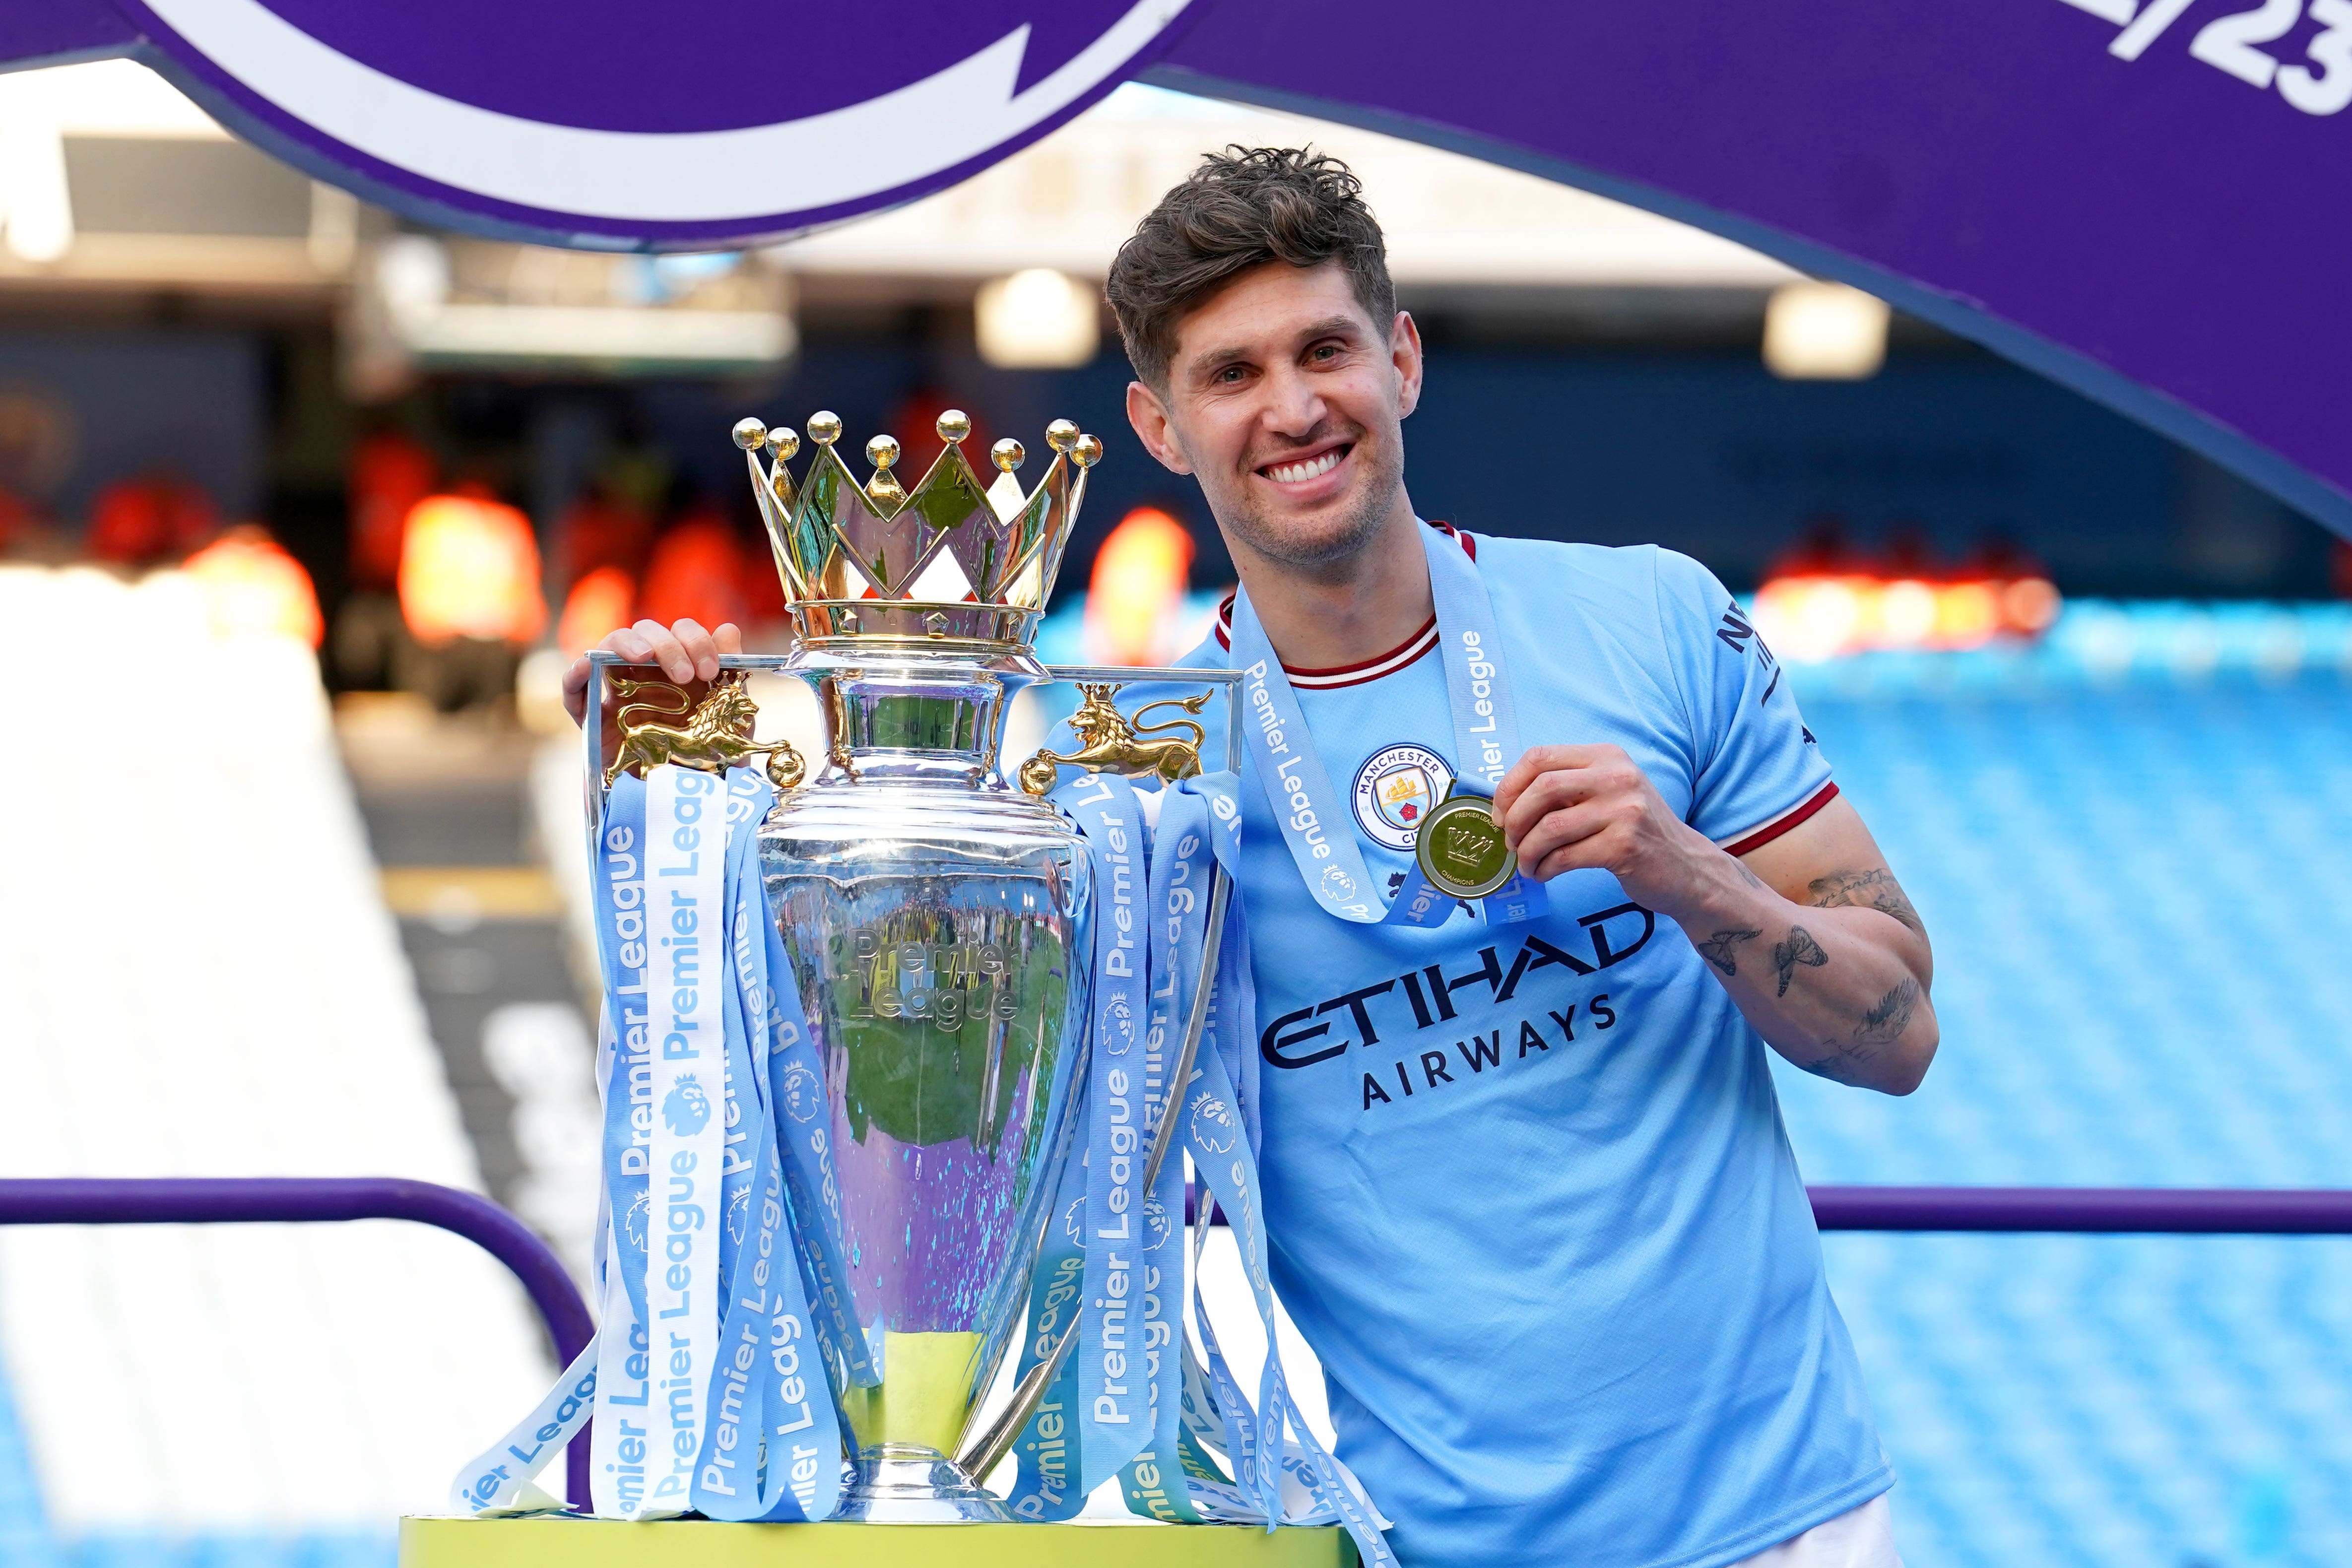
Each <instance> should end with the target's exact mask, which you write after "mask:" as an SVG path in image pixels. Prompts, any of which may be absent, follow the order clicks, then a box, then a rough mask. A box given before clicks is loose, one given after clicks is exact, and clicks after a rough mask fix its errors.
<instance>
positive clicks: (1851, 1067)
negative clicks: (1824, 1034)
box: [1797, 1040, 1878, 1083]
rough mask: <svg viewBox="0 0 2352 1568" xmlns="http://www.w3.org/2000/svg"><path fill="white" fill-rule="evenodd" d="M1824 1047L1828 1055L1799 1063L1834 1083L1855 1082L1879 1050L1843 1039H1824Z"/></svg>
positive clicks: (1810, 1071)
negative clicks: (1849, 1043) (1850, 1043)
mask: <svg viewBox="0 0 2352 1568" xmlns="http://www.w3.org/2000/svg"><path fill="white" fill-rule="evenodd" d="M1822 1049H1823V1050H1825V1051H1827V1052H1828V1053H1829V1054H1828V1055H1827V1056H1824V1057H1822V1058H1819V1059H1817V1060H1814V1061H1810V1062H1799V1063H1798V1064H1797V1065H1798V1066H1799V1067H1801V1068H1803V1069H1804V1070H1805V1071H1807V1072H1809V1073H1811V1074H1812V1075H1813V1076H1814V1077H1815V1078H1825V1079H1829V1080H1830V1081H1831V1082H1832V1083H1853V1082H1854V1081H1855V1080H1856V1079H1859V1078H1860V1077H1861V1076H1862V1069H1863V1068H1864V1065H1866V1064H1867V1063H1868V1062H1869V1061H1870V1059H1871V1058H1873V1057H1875V1056H1876V1055H1878V1052H1877V1051H1876V1050H1874V1049H1873V1048H1872V1047H1868V1046H1852V1045H1847V1044H1846V1043H1845V1042H1843V1041H1842V1040H1823V1041H1822Z"/></svg>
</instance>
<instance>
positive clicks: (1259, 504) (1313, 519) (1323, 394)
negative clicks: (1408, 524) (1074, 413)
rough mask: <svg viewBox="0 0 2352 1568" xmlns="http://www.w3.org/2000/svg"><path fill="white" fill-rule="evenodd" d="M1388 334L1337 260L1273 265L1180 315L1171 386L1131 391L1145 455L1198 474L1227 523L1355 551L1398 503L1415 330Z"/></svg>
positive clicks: (1257, 541) (1236, 532)
mask: <svg viewBox="0 0 2352 1568" xmlns="http://www.w3.org/2000/svg"><path fill="white" fill-rule="evenodd" d="M1387 325H1388V330H1387V331H1382V330H1381V323H1376V322H1374V321H1372V319H1371V317H1370V315H1369V314H1367V313H1366V311H1365V310H1364V307H1363V306H1362V305H1361V304H1360V303H1359V302H1358V301H1357V299H1356V295H1355V290H1354V289H1352V288H1350V287H1349V281H1348V275H1347V273H1346V272H1344V271H1343V270H1341V268H1339V265H1338V264H1337V263H1330V264H1327V265H1325V266H1322V267H1315V268H1298V267H1292V266H1290V265H1289V264H1287V263H1286V262H1280V261H1274V262H1268V263H1266V264H1265V266H1263V267H1258V268H1253V269H1252V270H1250V271H1248V272H1244V273H1243V274H1242V275H1241V276H1240V277H1238V278H1236V279H1234V280H1233V281H1232V282H1231V283H1229V284H1227V285H1226V286H1225V287H1224V289H1223V290H1222V291H1220V292H1219V293H1217V294H1215V295H1214V296H1213V297H1212V298H1211V299H1210V300H1208V301H1207V303H1205V304H1203V305H1201V306H1200V307H1198V308H1197V309H1195V310H1193V311H1192V313H1191V314H1190V315H1188V316H1186V317H1185V318H1184V320H1183V321H1182V322H1181V324H1180V325H1179V327H1178V329H1177V334H1176V352H1175V353H1174V354H1173V355H1172V356H1171V359H1170V362H1169V367H1168V388H1167V391H1166V392H1165V393H1164V394H1163V393H1160V392H1157V391H1155V390H1154V389H1152V388H1150V387H1148V386H1146V385H1144V384H1142V383H1140V382H1137V383H1134V384H1130V385H1129V388H1128V399H1127V401H1128V417H1129V421H1130V422H1132V423H1133V424H1134V426H1135V429H1136V434H1137V435H1139V436H1140V437H1142V439H1143V444H1144V445H1145V446H1146V447H1149V448H1150V451H1151V454H1152V455H1153V456H1154V457H1156V458H1159V459H1160V461H1161V462H1162V463H1164V464H1166V465H1167V466H1168V467H1169V468H1172V469H1174V470H1175V471H1176V472H1178V473H1180V474H1186V473H1188V474H1191V475H1192V476H1194V477H1195V478H1196V479H1199V481H1200V484H1201V490H1202V494H1203V495H1205V496H1206V497H1207V498H1208V501H1209V509H1210V510H1212V511H1213V512H1214V513H1215V514H1216V518H1217V521H1218V522H1219V523H1220V524H1222V525H1223V527H1224V529H1225V531H1227V533H1228V534H1230V535H1232V536H1233V537H1234V539H1235V540H1236V541H1238V542H1240V543H1242V544H1244V545H1246V546H1247V547H1248V548H1250V549H1251V550H1254V551H1255V552H1258V553H1259V554H1261V555H1264V556H1266V557H1269V558H1271V559H1273V560H1276V561H1281V562H1286V563H1290V564H1293V565H1297V566H1303V567H1307V568H1310V569H1311V568H1314V567H1317V566H1324V565H1330V564H1335V563H1339V562H1342V561H1345V560H1348V559H1349V558H1351V557H1353V556H1355V555H1356V554H1357V553H1359V552H1361V551H1362V550H1363V549H1364V547H1365V546H1366V545H1367V544H1368V543H1370V541H1371V539H1372V538H1373V537H1374V536H1375V535H1376V534H1377V533H1378V532H1379V531H1380V529H1381V525H1382V524H1383V523H1384V522H1385V521H1387V520H1388V519H1389V518H1390V516H1391V514H1392V513H1393V512H1394V511H1395V510H1397V509H1398V508H1399V507H1401V506H1403V505H1404V504H1405V502H1404V488H1403V485H1404V443H1403V429H1402V422H1403V420H1404V416H1406V415H1408V414H1410V413H1412V409H1413V404H1414V403H1415V402H1416V401H1417V400H1418V399H1419V397H1420V395H1421V338H1420V334H1419V333H1418V332H1417V331H1415V330H1414V328H1413V324H1412V317H1410V316H1407V315H1405V314H1403V313H1402V311H1400V312H1399V313H1398V315H1397V317H1396V320H1395V321H1394V322H1392V323H1389V324H1387Z"/></svg>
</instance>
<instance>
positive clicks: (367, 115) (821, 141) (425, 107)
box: [148, 0, 1188, 223]
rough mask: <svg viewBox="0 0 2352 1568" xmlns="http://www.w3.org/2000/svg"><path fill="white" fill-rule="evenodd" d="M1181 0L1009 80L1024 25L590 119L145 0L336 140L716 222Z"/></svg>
mask: <svg viewBox="0 0 2352 1568" xmlns="http://www.w3.org/2000/svg"><path fill="white" fill-rule="evenodd" d="M1187 4H1188V0H1139V3H1138V4H1137V5H1134V6H1133V7H1132V8H1130V9H1129V11H1128V12H1127V14H1126V15H1125V16H1121V17H1120V18H1119V19H1118V22H1116V23H1115V24H1113V25H1112V26H1111V27H1110V28H1109V30H1108V31H1107V32H1105V33H1104V34H1103V35H1102V36H1101V37H1098V38H1097V39H1096V40H1095V41H1094V42H1093V43H1091V44H1089V45H1087V47H1086V48H1085V49H1083V50H1081V51H1080V52H1079V53H1078V54H1077V55H1076V56H1074V57H1073V58H1071V59H1069V60H1068V61H1066V63H1065V64H1063V66H1062V67H1061V68H1059V69H1057V70H1055V72H1053V73H1052V74H1051V75H1050V76H1047V77H1045V79H1043V80H1040V81H1037V82H1034V83H1033V84H1032V85H1031V86H1030V88H1029V89H1028V90H1027V91H1026V92H1022V93H1018V94H1016V93H1015V92H1014V91H1013V83H1014V82H1015V81H1016V80H1018V79H1019V75H1020V69H1021V58H1022V55H1023V53H1024V51H1025V50H1026V48H1027V47H1028V42H1029V26H1028V24H1026V23H1024V24H1023V25H1022V26H1018V27H1016V28H1014V29H1013V31H1012V32H1010V33H1007V34H1006V35H1005V36H1004V37H1002V38H1000V39H998V40H997V41H996V42H995V43H993V44H991V45H989V46H988V47H986V48H984V49H982V50H981V51H980V52H979V53H977V54H975V55H972V56H971V57H969V58H965V59H962V60H960V61H958V62H957V63H956V64H954V65H951V66H949V67H948V68H945V69H944V70H940V71H939V72H936V73H934V74H933V75H931V76H929V77H926V78H924V79H922V80H920V81H916V82H910V83H908V85H907V86H905V87H902V88H898V89H895V90H893V91H891V92H887V93H885V94H883V95H882V96H881V97H879V98H874V99H868V100H866V102H864V103H855V104H851V105H848V106H847V107H845V108H842V109H835V110H828V111H826V112H825V113H823V114H812V115H810V116H808V117H807V118H806V119H803V120H787V121H780V122H779V123H777V124H773V125H756V126H751V127H748V128H745V129H742V130H736V131H692V132H631V131H593V130H587V129H584V128H582V127H579V126H570V125H550V124H545V123H542V122H541V121H535V120H524V119H521V118H520V117H518V116H515V115H511V114H501V113H499V112H498V111H496V110H488V109H480V108H477V107H476V106H474V105H472V104H469V103H460V102H458V101H457V100H456V99H452V98H445V97H443V96H442V95H441V94H439V93H436V92H428V91H426V90H425V89H423V88H420V87H415V86H413V85H411V84H410V83H407V82H404V81H401V80H399V79H396V78H394V77H390V76H387V75H385V74H384V73H383V72H382V71H380V70H377V69H375V68H373V67H372V66H368V65H363V64H362V63H361V62H360V61H358V60H355V59H353V58H351V57H350V56H349V55H346V54H343V53H341V51H339V50H336V49H333V48H331V47H328V46H327V45H325V44H322V43H320V41H319V40H318V39H316V38H314V37H310V35H309V34H308V33H305V32H303V31H302V30H301V29H300V28H299V27H296V26H293V25H292V24H291V23H289V22H288V21H287V20H285V18H283V17H281V16H278V15H277V14H275V13H274V12H272V11H270V10H269V9H268V7H266V6H265V5H260V4H259V3H258V0H148V6H149V8H150V9H151V10H152V11H153V12H154V13H155V15H156V16H160V17H162V18H163V21H164V22H165V23H167V24H168V25H169V26H171V27H172V28H173V30H174V31H176V32H177V33H178V34H179V35H180V36H181V37H183V38H185V39H186V40H187V41H188V43H189V45H190V46H191V47H194V48H195V49H197V50H199V51H201V52H202V53H203V54H204V55H205V57H206V58H209V59H211V60H212V61H213V62H214V63H215V64H216V65H218V66H219V67H220V68H222V69H224V70H226V71H227V72H228V73H229V74H230V75H231V76H233V77H235V78H236V79H237V80H238V81H240V82H242V83H243V84H244V85H245V86H246V87H247V88H249V89H252V90H253V91H255V92H257V93H258V94H260V95H261V96H262V97H263V98H265V99H268V100H269V101H270V102H271V103H273V104H275V105H277V106H278V108H279V109H282V110H285V111H286V112H287V113H289V114H291V115H293V116H294V117H295V118H296V119H298V120H299V121H303V122H304V123H305V124H307V125H310V126H312V127H315V128H316V129H318V130H320V131H321V132H325V133H326V134H328V135H330V136H331V137H333V138H335V139H336V140H337V141H339V142H343V143H345V144H346V145H348V146H351V147H354V148H356V149H358V150H359V151H360V152H362V153H367V154H368V155H369V156H371V157H373V158H379V159H381V160H383V162H384V163H390V164H393V165H394V166H395V167H397V168H400V169H404V170H407V171H409V172H411V173H414V174H421V175H423V176H424V177H425V178H426V179H429V180H435V181H437V182H439V183H440V184H445V185H450V186H454V187H456V188H457V189H459V190H464V191H470V192H473V193H475V194H477V195H484V196H489V197H492V198H494V199H496V200H499V201H507V202H513V203H515V204H517V205H521V206H531V207H539V208H543V209H545V210H548V211H551V212H556V213H567V214H577V215H579V216H584V217H595V218H612V219H620V220H625V221H645V222H654V223H713V222H725V221H728V220H730V219H737V218H748V217H759V216H767V215H770V214H784V213H794V212H808V211H812V210H814V209H816V208H820V207H826V206H832V205H838V204H841V203H845V202H854V201H857V200H859V199H861V198H864V197H866V196H871V195H878V194H879V193H882V192H885V191H890V190H896V189H898V187H900V186H902V185H906V184H911V183H913V182H915V181H917V180H920V179H923V178H925V177H926V176H928V175H931V174H938V173H939V172H940V171H941V170H943V169H949V168H952V167H954V166H955V165H956V164H958V163H963V162H965V161H967V160H968V159H971V158H975V157H978V156H980V155H981V154H982V153H986V152H988V151H989V150H990V149H992V148H994V147H997V146H1000V145H1002V144H1003V143H1004V142H1008V141H1010V140H1012V139H1013V137H1015V136H1017V135H1019V134H1020V133H1021V132H1024V131H1026V130H1027V129H1029V128H1030V127H1031V126H1033V125H1035V124H1037V123H1039V122H1040V121H1044V120H1046V119H1048V118H1050V117H1051V116H1052V115H1053V114H1055V112H1056V111H1058V110H1062V109H1065V108H1066V107H1068V106H1069V105H1070V104H1071V103H1073V102H1075V101H1076V100H1077V99H1078V98H1079V97H1081V96H1082V95H1083V94H1085V93H1086V92H1087V90H1088V89H1092V88H1095V87H1097V86H1099V85H1100V84H1101V83H1102V82H1103V81H1105V80H1106V79H1108V78H1109V77H1110V76H1111V75H1112V74H1113V73H1114V72H1116V71H1117V70H1118V68H1120V67H1121V66H1123V65H1125V64H1126V63H1127V62H1128V61H1129V60H1130V59H1132V58H1134V57H1135V55H1136V54H1137V52H1138V51H1139V50H1140V49H1142V47H1144V46H1145V45H1146V44H1149V43H1150V41H1151V40H1152V39H1153V38H1155V37H1158V36H1159V35H1160V33H1161V32H1162V31H1164V30H1165V29H1166V28H1167V26H1168V25H1169V24H1170V23H1171V22H1173V21H1174V20H1175V19H1176V17H1177V16H1179V15H1181V13H1182V11H1183V9H1184V7H1185V5H1187Z"/></svg>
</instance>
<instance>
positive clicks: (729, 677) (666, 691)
mask: <svg viewBox="0 0 2352 1568" xmlns="http://www.w3.org/2000/svg"><path fill="white" fill-rule="evenodd" d="M612 694H613V699H614V703H615V704H616V707H615V709H614V714H613V724H614V730H615V731H617V732H618V734H619V736H620V743H619V744H618V745H617V746H615V747H614V751H613V760H612V762H611V763H608V764H607V765H606V766H605V769H604V787H605V788H607V789H610V788H611V787H612V785H613V781H614V780H615V779H617V778H619V777H620V776H621V774H622V773H634V774H635V775H636V776H637V777H639V778H643V777H645V776H646V773H649V772H651V771H652V770H653V769H655V768H656V767H659V766H660V765H661V764H662V763H675V764H676V765H677V766H678V767H682V768H693V769H695V770H696V771H697V772H698V773H725V772H726V771H727V770H728V769H729V768H731V767H735V766H738V765H740V764H741V763H746V762H749V761H750V760H751V758H753V757H756V756H759V755H761V754H762V753H764V754H765V755H766V757H767V764H766V767H767V774H768V778H769V781H770V782H771V783H772V784H774V785H775V786H776V787H777V788H778V789H793V788H795V787H797V786H798V785H799V784H800V782H801V781H802V779H803V778H804V777H806V776H807V773H808V764H807V763H805V762H804V761H803V759H802V757H801V754H800V752H798V751H796V750H794V749H793V743H792V742H790V741H755V740H753V739H752V738H751V729H752V726H753V724H754V723H755V722H756V721H758V719H759V716H760V710H759V708H758V706H757V705H756V704H755V703H753V702H752V700H751V691H750V689H749V688H748V687H747V685H746V683H745V679H744V672H743V671H741V670H740V669H728V670H721V671H720V672H719V679H716V680H714V681H712V682H711V683H710V689H709V690H708V691H706V692H705V693H704V694H703V698H702V700H701V701H700V702H698V703H697V702H694V701H692V700H690V699H689V698H688V696H687V694H686V689H685V688H683V687H680V686H676V685H673V684H671V683H670V682H668V681H666V680H630V679H625V678H622V677H619V676H615V677H614V678H613V681H612ZM677 720H683V722H666V721H677Z"/></svg>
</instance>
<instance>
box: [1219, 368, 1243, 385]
mask: <svg viewBox="0 0 2352 1568" xmlns="http://www.w3.org/2000/svg"><path fill="white" fill-rule="evenodd" d="M1241 378H1242V367H1241V366H1239V365H1237V364H1229V365H1227V366H1225V368H1224V369H1223V370H1221V371H1219V372H1218V373H1217V379H1218V380H1219V381H1223V382H1234V381H1239V380H1240V379H1241Z"/></svg>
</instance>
